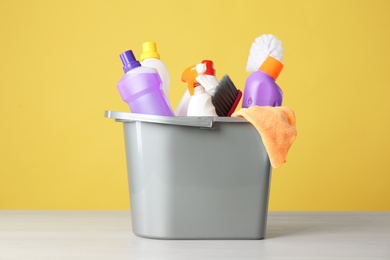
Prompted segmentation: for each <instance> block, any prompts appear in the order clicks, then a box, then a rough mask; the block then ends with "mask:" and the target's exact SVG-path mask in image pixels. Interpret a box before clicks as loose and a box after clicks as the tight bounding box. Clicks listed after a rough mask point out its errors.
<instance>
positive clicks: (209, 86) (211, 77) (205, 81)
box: [175, 60, 219, 116]
mask: <svg viewBox="0 0 390 260" xmlns="http://www.w3.org/2000/svg"><path fill="white" fill-rule="evenodd" d="M195 70H196V72H197V74H194V75H193V76H194V77H195V78H196V81H197V82H198V83H199V84H201V85H202V86H203V87H204V88H205V91H206V92H207V93H208V94H209V95H211V96H212V95H214V92H215V88H216V86H217V85H218V84H219V83H218V79H217V78H216V77H215V69H214V63H213V61H211V60H203V61H202V62H201V63H200V64H197V65H196V66H195ZM193 72H194V73H195V71H193ZM199 93H200V92H199V91H198V92H197V94H199ZM190 99H191V95H190V92H189V90H188V89H187V90H186V91H185V92H184V94H183V96H182V98H181V99H180V102H179V104H178V105H177V107H176V110H175V115H176V116H187V114H188V113H187V112H188V105H189V103H190Z"/></svg>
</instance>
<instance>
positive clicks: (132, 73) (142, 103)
mask: <svg viewBox="0 0 390 260" xmlns="http://www.w3.org/2000/svg"><path fill="white" fill-rule="evenodd" d="M120 58H121V60H122V63H123V70H124V72H125V75H124V76H123V77H122V78H121V80H120V81H119V83H118V85H117V87H118V90H119V93H120V95H121V97H122V99H123V101H125V102H126V103H127V104H128V105H129V107H130V110H131V112H133V113H138V114H151V115H160V116H174V113H173V111H172V108H171V107H170V105H169V103H168V102H167V99H166V97H165V94H164V91H163V89H162V86H163V85H162V81H161V78H160V76H159V75H158V72H157V70H156V69H155V68H147V67H142V66H141V64H140V63H139V62H138V61H137V60H136V59H135V57H134V54H133V52H132V51H131V50H128V51H125V52H123V53H121V54H120Z"/></svg>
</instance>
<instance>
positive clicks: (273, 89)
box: [242, 56, 283, 108]
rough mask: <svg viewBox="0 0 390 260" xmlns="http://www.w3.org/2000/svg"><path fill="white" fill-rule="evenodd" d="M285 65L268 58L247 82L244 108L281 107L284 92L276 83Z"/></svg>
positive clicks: (243, 102) (270, 57)
mask: <svg viewBox="0 0 390 260" xmlns="http://www.w3.org/2000/svg"><path fill="white" fill-rule="evenodd" d="M282 68H283V64H282V63H281V62H280V61H278V60H277V59H275V58H273V57H272V56H268V57H267V59H266V60H265V61H264V63H263V64H262V65H261V66H260V68H259V70H258V71H255V72H253V73H252V74H251V75H250V76H249V77H248V78H247V80H246V83H245V90H244V98H243V101H242V107H244V108H248V107H250V106H273V107H275V106H281V105H282V100H283V91H282V90H281V89H280V87H279V86H278V85H277V84H276V83H275V80H276V79H277V78H278V76H279V73H280V71H281V70H282Z"/></svg>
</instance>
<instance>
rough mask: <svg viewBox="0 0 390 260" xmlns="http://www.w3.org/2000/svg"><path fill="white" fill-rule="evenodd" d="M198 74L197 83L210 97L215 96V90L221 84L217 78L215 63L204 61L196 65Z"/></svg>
mask: <svg viewBox="0 0 390 260" xmlns="http://www.w3.org/2000/svg"><path fill="white" fill-rule="evenodd" d="M196 72H197V73H198V76H197V77H196V81H197V82H199V84H201V85H202V86H203V87H204V88H205V90H206V92H207V93H208V94H209V95H211V96H213V95H214V93H215V88H216V87H217V86H218V84H219V82H218V79H217V77H216V76H215V69H214V63H213V61H212V60H203V61H202V62H201V63H199V64H197V65H196Z"/></svg>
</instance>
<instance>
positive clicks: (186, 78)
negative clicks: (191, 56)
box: [181, 65, 199, 96]
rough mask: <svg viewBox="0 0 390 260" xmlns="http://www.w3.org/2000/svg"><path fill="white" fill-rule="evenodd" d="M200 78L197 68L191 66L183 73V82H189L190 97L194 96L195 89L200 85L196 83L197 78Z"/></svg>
mask: <svg viewBox="0 0 390 260" xmlns="http://www.w3.org/2000/svg"><path fill="white" fill-rule="evenodd" d="M197 76H198V72H197V71H196V66H195V65H194V66H190V67H188V68H187V69H185V70H184V71H183V73H182V74H181V81H183V82H187V87H188V91H189V92H190V95H191V96H193V95H194V87H195V86H196V85H199V83H198V82H197V81H196V77H197Z"/></svg>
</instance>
